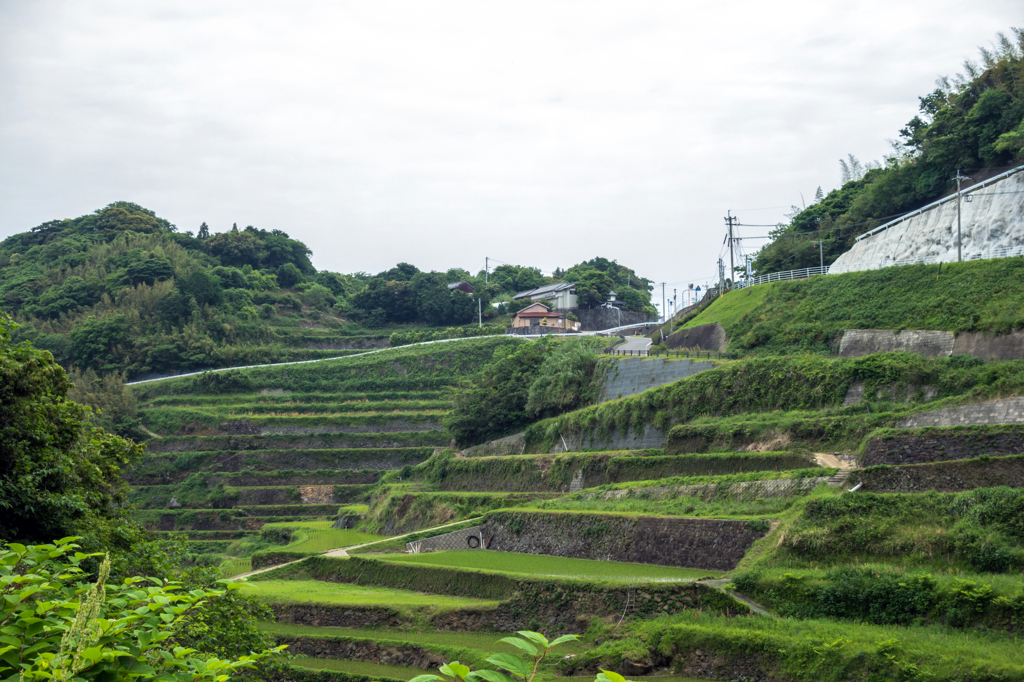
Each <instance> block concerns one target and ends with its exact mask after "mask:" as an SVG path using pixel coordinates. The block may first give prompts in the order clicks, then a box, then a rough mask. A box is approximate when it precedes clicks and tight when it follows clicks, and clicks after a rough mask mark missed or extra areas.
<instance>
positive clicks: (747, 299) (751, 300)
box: [678, 283, 775, 334]
mask: <svg viewBox="0 0 1024 682" xmlns="http://www.w3.org/2000/svg"><path fill="white" fill-rule="evenodd" d="M773 286H775V284H774V283H773V284H763V285H760V286H756V287H750V288H749V289H739V290H737V291H730V292H729V293H727V294H726V295H725V296H722V297H720V298H718V299H716V300H715V302H714V303H712V304H711V305H709V306H708V307H707V308H705V309H704V310H702V311H701V312H700V313H698V314H697V315H695V316H694V317H692V318H690V319H689V320H687V321H686V322H684V323H683V324H682V325H681V326H679V327H678V329H689V328H690V327H698V326H700V325H703V324H712V323H714V322H717V323H718V324H720V325H722V327H724V328H725V331H726V333H727V334H728V333H729V331H730V330H731V329H732V327H733V325H735V324H736V323H737V322H738V321H739V320H740V319H741V318H742V317H743V316H744V315H746V314H747V313H749V312H750V311H752V310H754V309H755V308H757V306H759V305H760V304H761V302H762V301H764V298H765V296H766V295H767V294H768V291H769V290H770V289H771V288H772V287H773Z"/></svg>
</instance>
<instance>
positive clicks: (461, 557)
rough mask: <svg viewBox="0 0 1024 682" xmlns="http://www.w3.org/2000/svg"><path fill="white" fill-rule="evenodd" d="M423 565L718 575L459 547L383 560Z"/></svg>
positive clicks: (618, 576) (687, 577)
mask: <svg viewBox="0 0 1024 682" xmlns="http://www.w3.org/2000/svg"><path fill="white" fill-rule="evenodd" d="M383 560H384V561H388V562H401V563H409V564H419V565H426V566H448V567H451V568H465V569H472V570H482V571H490V572H494V573H508V574H512V575H529V576H544V577H549V578H576V579H581V580H605V581H610V582H626V583H636V582H644V583H654V582H686V581H691V580H697V579H699V578H707V577H714V578H717V577H718V576H719V575H720V574H719V573H717V572H715V571H708V570H706V569H700V568H674V567H672V566H655V565H652V564H631V563H626V562H621V561H594V560H591V559H568V558H564V557H555V556H545V555H542V554H520V553H516V552H487V551H480V550H462V551H449V552H430V553H427V554H406V555H395V556H394V557H390V556H389V557H387V558H386V559H383Z"/></svg>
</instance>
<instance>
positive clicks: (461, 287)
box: [448, 279, 476, 294]
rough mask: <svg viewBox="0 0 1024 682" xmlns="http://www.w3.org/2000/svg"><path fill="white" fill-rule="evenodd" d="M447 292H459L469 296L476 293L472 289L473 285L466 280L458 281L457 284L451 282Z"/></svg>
mask: <svg viewBox="0 0 1024 682" xmlns="http://www.w3.org/2000/svg"><path fill="white" fill-rule="evenodd" d="M448 291H461V292H462V293H464V294H471V293H473V292H474V291H476V289H474V288H473V285H472V284H470V283H469V282H467V281H466V280H464V279H460V280H459V281H458V282H452V283H451V284H449V285H448Z"/></svg>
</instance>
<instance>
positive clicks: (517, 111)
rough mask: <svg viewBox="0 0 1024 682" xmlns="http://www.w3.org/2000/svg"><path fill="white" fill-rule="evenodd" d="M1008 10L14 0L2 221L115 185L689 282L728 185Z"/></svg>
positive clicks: (867, 115) (828, 171)
mask: <svg viewBox="0 0 1024 682" xmlns="http://www.w3.org/2000/svg"><path fill="white" fill-rule="evenodd" d="M1018 10H1019V7H1018V6H1016V3H1012V2H1006V1H998V0H980V1H979V2H976V3H973V4H972V8H971V10H970V11H969V12H964V11H963V10H962V7H961V4H960V3H956V2H953V1H952V0H938V1H937V2H924V1H923V0H914V1H909V2H903V3H901V4H899V5H898V6H895V4H894V3H891V2H888V3H886V2H882V1H881V0H868V1H864V2H859V3H849V2H843V3H839V2H816V3H795V2H791V3H786V4H781V5H780V4H778V3H775V4H771V3H763V2H731V3H718V4H717V5H710V6H709V4H707V3H695V2H678V1H674V2H673V1H666V2H655V1H650V2H642V3H635V2H634V3H625V2H602V1H598V0H594V1H589V2H582V1H579V2H550V1H548V2H518V3H479V2H424V1H416V2H412V1H409V2H397V1H392V2H388V1H386V0H385V1H377V2H373V3H365V2H363V3H340V2H292V3H287V4H282V3H271V2H265V1H249V2H234V3H231V2H221V3H209V2H197V1H191V2H190V1H184V0H176V1H175V2H169V1H167V2H164V1H162V0H150V1H149V2H146V3H130V2H125V1H114V0H107V1H104V0H94V1H92V2H78V3H74V2H53V1H51V2H47V1H45V0H42V1H37V2H33V3H8V4H6V5H4V6H3V8H2V9H0V43H2V47H0V50H2V52H0V102H2V104H0V159H2V162H0V211H2V212H0V235H8V234H13V233H15V232H20V231H23V230H26V229H28V228H29V227H32V226H34V225H36V224H38V223H40V222H42V221H44V220H48V219H52V218H56V217H72V216H76V215H80V214H82V213H85V212H88V211H91V210H94V209H96V208H99V207H101V206H103V205H105V204H107V203H109V202H111V201H115V200H120V199H127V200H131V201H136V202H139V203H141V204H143V205H146V206H148V207H150V208H152V209H154V210H156V211H157V213H158V214H160V215H162V216H164V217H167V218H168V219H170V220H171V221H172V222H175V223H177V224H178V225H179V227H181V228H182V229H191V230H194V229H195V228H196V227H197V226H198V225H199V223H200V222H202V221H206V222H208V223H209V224H210V225H211V227H213V228H214V229H217V230H223V229H226V228H227V227H229V226H230V225H231V223H233V222H237V223H239V224H240V225H246V224H254V225H258V226H260V227H264V228H267V229H272V228H279V229H283V230H285V231H287V232H289V233H290V234H291V235H292V236H294V237H296V238H299V239H302V240H303V241H305V242H306V243H307V244H309V245H310V247H311V248H312V249H313V251H314V254H315V256H314V262H315V264H316V265H317V266H318V267H321V268H329V269H334V270H342V271H353V270H367V271H372V272H376V271H378V270H382V269H384V268H386V267H389V266H390V265H391V264H393V263H395V262H397V261H409V262H412V263H415V264H417V265H418V266H420V267H421V268H436V269H446V268H448V267H451V266H462V267H467V268H470V269H473V270H475V269H477V268H479V267H481V266H482V264H483V257H484V256H485V255H487V256H493V257H495V258H499V259H501V260H503V261H509V262H521V263H529V264H536V265H539V266H541V267H543V268H545V269H548V270H550V269H553V268H554V267H555V266H562V267H565V266H567V265H570V264H571V263H574V262H578V261H580V260H582V259H584V258H591V257H593V256H595V255H605V256H608V257H613V258H618V259H619V260H620V261H622V262H626V263H628V264H630V265H631V266H633V267H636V268H637V269H638V270H639V271H640V272H641V273H643V274H645V275H647V276H649V277H654V278H657V279H659V280H661V279H665V280H667V281H669V282H680V281H687V280H689V279H691V278H697V277H702V276H704V275H710V274H712V273H713V272H714V271H715V266H714V263H715V260H716V259H717V256H718V252H719V248H720V245H721V241H722V234H723V227H722V219H721V217H722V216H723V215H725V211H726V210H727V209H730V208H733V209H736V208H742V207H764V206H781V205H789V204H791V203H797V202H798V201H799V194H798V192H800V191H802V192H803V193H804V196H806V197H809V196H810V195H811V194H812V193H813V192H814V189H815V188H816V187H817V186H818V185H823V186H824V187H825V188H826V189H828V188H829V187H831V186H834V185H835V184H836V183H837V181H838V164H837V161H836V160H837V159H839V158H840V157H843V156H845V155H846V154H847V153H850V152H852V153H854V154H856V155H857V156H859V157H861V158H862V159H865V160H867V159H871V158H880V157H881V156H882V154H884V153H885V151H886V150H887V143H886V138H892V137H895V135H896V133H897V131H898V129H899V127H901V126H902V125H903V124H904V123H905V122H906V121H907V120H908V119H909V118H910V117H912V116H913V115H914V113H915V111H916V108H917V97H918V96H920V95H923V94H926V93H927V92H928V91H929V90H930V89H931V88H932V87H933V81H934V79H935V78H936V77H937V76H939V75H943V74H948V73H951V72H954V71H956V70H958V68H959V64H960V63H961V61H962V60H963V59H964V58H965V57H972V56H974V54H975V52H976V50H975V48H976V46H977V45H984V44H987V43H988V41H990V40H991V39H992V38H993V37H994V35H995V33H996V32H997V31H1005V30H1007V29H1008V28H1009V26H1010V25H1012V24H1013V22H1014V20H1015V19H1016V16H1015V15H1017V14H1018ZM954 16H955V17H956V18H955V19H954V18H952V17H954ZM782 212H783V211H782V210H778V209H775V210H769V211H756V212H750V213H748V214H746V215H741V218H744V219H745V220H746V221H747V222H752V223H753V222H757V223H764V222H768V223H770V222H774V221H776V220H779V219H780V218H781V214H782Z"/></svg>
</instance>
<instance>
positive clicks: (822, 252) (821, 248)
mask: <svg viewBox="0 0 1024 682" xmlns="http://www.w3.org/2000/svg"><path fill="white" fill-rule="evenodd" d="M811 243H812V244H814V245H815V246H817V247H818V253H819V254H820V255H821V272H822V273H824V272H825V246H824V244H825V240H823V239H819V240H818V241H817V242H811Z"/></svg>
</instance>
